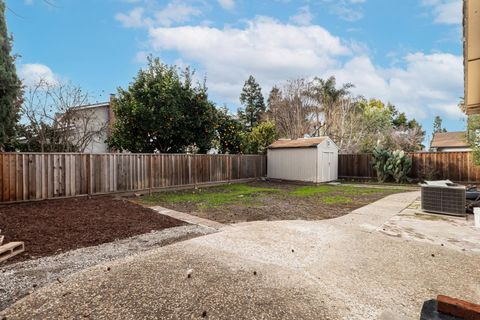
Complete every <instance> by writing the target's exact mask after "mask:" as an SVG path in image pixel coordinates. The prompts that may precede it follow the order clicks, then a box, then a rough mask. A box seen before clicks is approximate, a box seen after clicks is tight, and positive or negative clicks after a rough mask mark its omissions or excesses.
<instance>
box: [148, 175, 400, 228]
mask: <svg viewBox="0 0 480 320" xmlns="http://www.w3.org/2000/svg"><path fill="white" fill-rule="evenodd" d="M404 191H405V190H403V189H402V188H398V189H395V188H388V189H387V188H385V189H383V188H372V187H362V186H359V187H354V186H345V185H341V186H333V185H320V186H305V185H298V184H288V183H275V182H261V181H257V182H252V183H246V184H239V185H236V184H232V185H226V186H221V187H212V188H205V189H198V190H187V191H179V192H165V193H158V194H155V195H152V196H147V197H144V198H141V199H140V200H139V201H140V202H141V203H142V204H144V205H147V206H148V205H160V206H163V207H166V208H169V209H173V210H177V211H182V212H187V213H189V214H192V215H196V216H199V217H202V218H206V219H210V220H214V221H218V222H220V223H238V222H247V221H258V220H298V219H302V220H321V219H330V218H335V217H339V216H342V215H345V214H347V213H349V212H351V211H352V210H354V209H357V208H359V207H362V206H365V205H367V204H369V203H371V202H374V201H377V200H379V199H381V198H383V197H385V196H387V195H390V194H393V193H398V192H404Z"/></svg>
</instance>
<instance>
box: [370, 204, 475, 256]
mask: <svg viewBox="0 0 480 320" xmlns="http://www.w3.org/2000/svg"><path fill="white" fill-rule="evenodd" d="M419 208H420V206H419V201H417V202H415V203H413V204H412V205H411V206H409V208H407V209H405V210H403V211H402V212H401V213H400V214H398V215H395V216H393V217H392V218H391V219H389V220H388V221H387V222H386V223H385V224H384V225H383V226H382V227H381V228H380V229H379V230H380V231H381V232H383V233H385V234H387V235H390V236H394V237H399V238H403V239H407V240H415V241H421V242H426V243H431V244H436V245H439V246H446V247H448V248H452V249H455V250H460V251H464V250H470V251H475V252H480V229H477V228H475V227H474V222H473V220H469V219H467V218H464V217H455V216H448V215H440V214H433V213H428V212H423V211H422V210H420V209H419Z"/></svg>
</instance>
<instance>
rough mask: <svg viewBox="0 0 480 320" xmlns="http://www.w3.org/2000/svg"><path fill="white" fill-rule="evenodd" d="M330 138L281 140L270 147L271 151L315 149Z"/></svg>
mask: <svg viewBox="0 0 480 320" xmlns="http://www.w3.org/2000/svg"><path fill="white" fill-rule="evenodd" d="M327 139H328V137H314V138H301V139H295V140H291V139H281V140H277V141H275V142H274V143H272V144H271V145H269V146H268V148H269V149H288V148H315V147H317V146H318V145H319V144H320V143H322V142H323V141H325V140H327Z"/></svg>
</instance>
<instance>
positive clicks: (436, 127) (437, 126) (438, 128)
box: [433, 116, 447, 133]
mask: <svg viewBox="0 0 480 320" xmlns="http://www.w3.org/2000/svg"><path fill="white" fill-rule="evenodd" d="M438 132H447V129H445V128H442V118H440V116H436V117H435V120H433V133H438Z"/></svg>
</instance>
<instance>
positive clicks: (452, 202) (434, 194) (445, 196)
mask: <svg viewBox="0 0 480 320" xmlns="http://www.w3.org/2000/svg"><path fill="white" fill-rule="evenodd" d="M422 210H425V211H429V212H436V213H446V214H452V215H465V188H452V187H450V188H449V187H439V186H422Z"/></svg>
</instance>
